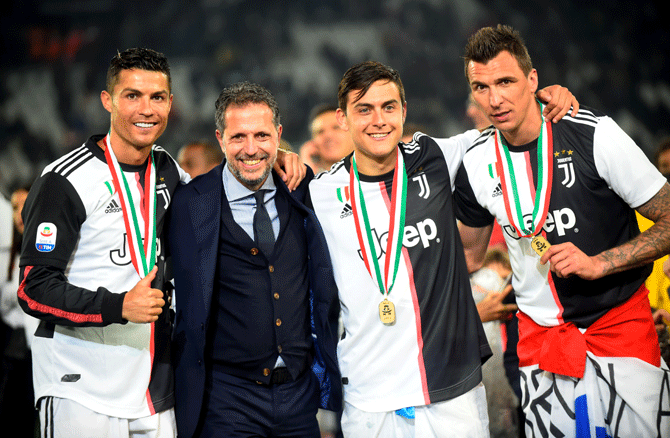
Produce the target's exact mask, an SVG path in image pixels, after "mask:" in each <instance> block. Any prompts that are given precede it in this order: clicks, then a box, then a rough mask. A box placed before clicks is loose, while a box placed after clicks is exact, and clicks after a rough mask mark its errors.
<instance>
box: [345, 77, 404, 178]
mask: <svg viewBox="0 0 670 438" xmlns="http://www.w3.org/2000/svg"><path fill="white" fill-rule="evenodd" d="M359 92H360V90H351V91H350V92H349V93H348V96H347V105H346V112H345V111H342V109H338V110H337V120H338V123H339V124H340V126H341V127H342V129H344V130H345V131H348V132H349V134H350V135H351V138H352V139H353V142H354V151H355V153H356V164H357V166H358V169H359V171H360V172H361V173H363V174H365V175H371V176H372V175H381V174H384V173H386V172H389V171H391V170H392V169H393V168H394V167H395V161H396V153H397V150H398V142H400V139H401V137H402V132H403V124H404V123H405V115H406V113H407V106H406V105H405V104H403V103H402V101H401V98H400V91H399V89H398V86H397V85H396V84H395V83H394V82H391V81H388V80H379V81H376V82H374V83H373V84H372V85H371V86H370V88H369V89H368V90H367V92H366V93H365V94H364V95H363V96H360V98H359V96H358V94H359Z"/></svg>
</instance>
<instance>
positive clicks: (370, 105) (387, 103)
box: [354, 99, 400, 108]
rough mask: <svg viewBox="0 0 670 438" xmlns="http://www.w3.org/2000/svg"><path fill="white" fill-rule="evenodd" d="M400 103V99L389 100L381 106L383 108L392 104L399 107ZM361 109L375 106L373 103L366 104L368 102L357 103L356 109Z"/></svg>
mask: <svg viewBox="0 0 670 438" xmlns="http://www.w3.org/2000/svg"><path fill="white" fill-rule="evenodd" d="M399 103H400V102H398V99H390V100H387V101H386V102H383V103H382V104H381V106H387V105H390V104H396V105H398V104H399ZM359 107H374V105H373V104H371V103H366V102H357V103H356V104H354V108H359Z"/></svg>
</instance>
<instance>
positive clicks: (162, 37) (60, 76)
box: [0, 0, 670, 197]
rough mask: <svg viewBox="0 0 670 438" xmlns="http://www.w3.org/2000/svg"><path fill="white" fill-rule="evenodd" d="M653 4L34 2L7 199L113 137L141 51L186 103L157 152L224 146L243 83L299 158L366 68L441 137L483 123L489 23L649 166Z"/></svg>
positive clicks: (14, 107)
mask: <svg viewBox="0 0 670 438" xmlns="http://www.w3.org/2000/svg"><path fill="white" fill-rule="evenodd" d="M662 8H663V6H662V2H661V1H660V0H659V1H654V0H638V1H632V0H630V1H620V0H592V1H589V2H583V1H576V0H564V1H561V2H552V1H543V0H540V1H534V2H529V1H519V0H492V1H486V2H484V1H479V0H412V1H404V0H386V1H384V0H365V1H361V0H292V1H267V0H248V1H244V0H193V1H189V2H184V1H179V0H161V1H155V0H145V1H142V2H136V1H129V0H41V1H35V0H25V1H21V2H18V1H10V2H9V3H5V4H4V5H3V6H2V17H1V23H0V24H1V25H0V32H1V34H2V52H1V54H0V62H1V67H0V77H1V79H2V81H1V84H2V87H1V88H0V191H1V192H2V194H3V195H5V196H6V197H8V196H9V194H10V193H11V191H12V190H13V189H14V188H16V187H19V186H22V185H25V184H29V183H30V182H32V181H33V179H34V178H35V177H36V175H37V173H38V172H39V171H41V169H42V167H43V166H44V165H45V164H46V163H48V162H50V161H52V160H53V159H55V158H56V157H59V156H61V155H63V154H64V153H65V152H67V151H69V150H70V149H72V148H74V147H76V146H79V145H81V144H82V143H83V142H84V141H85V140H86V138H87V137H88V136H89V135H91V134H94V133H103V132H105V131H106V130H107V129H108V124H109V115H108V114H107V113H106V112H105V110H104V109H103V108H102V106H101V104H100V99H99V96H100V91H101V90H102V89H103V88H104V83H105V77H104V76H105V71H106V69H107V67H108V65H109V59H110V58H111V57H112V56H113V55H114V54H115V53H116V51H117V50H119V51H121V50H124V49H126V48H129V47H137V46H144V47H150V48H153V49H155V50H158V51H161V52H163V53H165V54H166V55H167V57H168V59H169V60H170V64H171V67H172V75H173V93H174V95H175V98H174V104H173V108H172V113H171V115H170V122H169V125H168V129H167V131H166V132H165V134H164V135H163V136H162V137H161V139H160V144H161V145H162V146H163V147H165V148H166V149H167V150H168V151H169V152H171V153H172V154H173V155H174V156H176V154H177V151H178V150H179V148H180V147H181V146H183V145H184V144H186V143H188V142H191V141H194V140H200V139H207V140H210V141H214V140H215V139H214V120H213V114H214V101H215V99H216V96H217V95H218V93H219V91H220V90H221V89H222V88H223V87H224V86H225V85H226V84H230V83H232V82H236V81H240V80H249V81H253V82H258V83H260V84H262V85H264V86H266V87H267V88H268V89H270V90H271V91H272V92H273V93H274V94H275V96H276V97H277V100H278V102H279V106H280V111H281V113H282V115H283V120H282V124H283V125H284V139H285V140H286V141H287V142H288V144H289V145H290V146H291V147H292V148H293V149H294V150H298V149H299V148H300V146H301V144H303V143H304V142H305V141H306V140H308V139H309V137H310V132H309V120H308V119H309V113H310V111H311V110H312V108H313V107H314V106H316V105H317V104H319V103H321V102H330V103H335V102H336V92H337V84H338V81H339V79H340V78H341V76H342V74H343V73H344V71H345V70H346V69H347V68H348V67H350V66H351V65H353V64H354V63H356V62H359V61H361V60H364V59H375V60H378V61H381V62H383V63H386V64H388V65H391V66H392V67H394V68H396V69H397V70H398V71H399V72H400V74H401V76H402V78H403V81H404V83H405V88H406V92H407V98H408V122H414V123H418V124H420V125H421V126H422V127H423V129H424V130H425V131H426V132H427V133H429V134H431V135H434V136H438V137H439V136H450V135H454V134H457V133H460V132H462V131H463V130H465V129H467V128H469V127H471V121H470V120H469V119H468V118H467V116H466V112H465V110H466V100H467V96H468V87H467V85H466V82H465V79H464V76H463V62H462V60H461V55H462V50H463V46H464V44H465V41H466V40H467V38H468V36H469V35H470V34H471V33H473V32H474V31H475V30H477V29H478V28H479V27H481V26H485V25H495V24H497V23H505V24H510V25H512V26H513V27H515V28H516V29H518V30H519V31H520V32H521V34H522V35H523V36H524V37H525V39H526V43H527V45H528V48H529V50H530V54H531V56H532V59H533V62H534V65H535V67H536V68H537V69H538V71H539V73H540V80H541V83H540V85H541V86H546V85H550V84H554V83H559V84H562V85H565V86H567V87H568V88H569V89H570V90H571V91H572V92H573V93H574V94H575V95H576V96H577V97H578V99H579V101H580V102H581V103H582V104H583V105H588V106H591V107H594V108H597V109H600V110H602V111H604V112H606V113H607V114H609V115H611V116H612V117H613V118H614V119H615V120H616V121H617V122H618V123H619V124H620V125H621V126H622V128H623V129H624V130H625V131H626V132H628V133H629V134H630V135H631V136H632V137H633V138H634V139H635V140H636V141H637V143H638V144H639V145H640V147H642V148H643V149H644V151H645V152H646V153H647V154H648V155H649V156H650V157H651V156H652V155H653V151H654V150H655V148H656V147H657V145H658V143H659V142H660V141H661V139H662V138H664V137H666V136H668V135H670V126H669V124H668V121H669V120H670V117H669V116H670V63H669V62H668V61H669V58H670V26H669V24H668V20H667V16H666V17H664V16H663V14H662V13H661V9H662Z"/></svg>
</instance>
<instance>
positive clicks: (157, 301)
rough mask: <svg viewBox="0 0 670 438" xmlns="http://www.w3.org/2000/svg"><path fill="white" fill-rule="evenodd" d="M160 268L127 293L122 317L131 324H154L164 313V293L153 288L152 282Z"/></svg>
mask: <svg viewBox="0 0 670 438" xmlns="http://www.w3.org/2000/svg"><path fill="white" fill-rule="evenodd" d="M156 272H158V267H156V266H154V268H153V269H152V270H151V272H149V274H148V275H147V276H146V277H144V278H143V279H141V280H140V281H138V282H137V284H136V285H135V287H133V288H132V289H130V290H129V291H128V293H126V296H125V298H124V299H123V310H122V313H121V316H122V317H123V319H126V320H128V321H130V322H136V323H147V322H154V321H156V320H157V319H158V315H160V314H161V312H162V311H163V306H164V305H165V300H163V291H160V290H158V289H152V288H151V282H152V281H153V280H154V278H156Z"/></svg>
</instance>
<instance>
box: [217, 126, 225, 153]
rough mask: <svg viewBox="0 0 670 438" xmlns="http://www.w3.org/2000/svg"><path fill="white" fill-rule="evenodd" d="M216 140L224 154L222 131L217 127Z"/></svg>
mask: <svg viewBox="0 0 670 438" xmlns="http://www.w3.org/2000/svg"><path fill="white" fill-rule="evenodd" d="M216 140H217V141H218V142H219V147H220V148H221V151H223V153H224V154H225V153H226V144H225V143H224V142H223V133H222V132H221V131H219V130H218V129H217V130H216Z"/></svg>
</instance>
